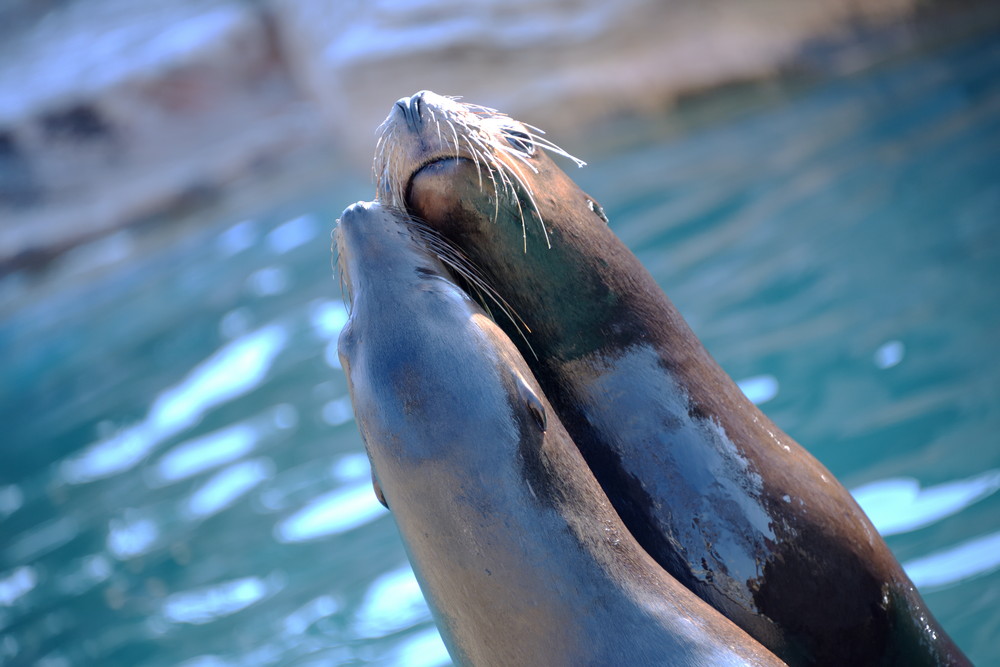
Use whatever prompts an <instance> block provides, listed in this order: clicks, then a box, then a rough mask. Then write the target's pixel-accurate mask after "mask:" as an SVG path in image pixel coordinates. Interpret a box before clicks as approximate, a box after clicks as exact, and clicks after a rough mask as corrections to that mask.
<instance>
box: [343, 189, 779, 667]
mask: <svg viewBox="0 0 1000 667" xmlns="http://www.w3.org/2000/svg"><path fill="white" fill-rule="evenodd" d="M335 239H336V245H337V248H338V251H339V252H338V254H339V265H340V267H341V273H342V275H343V276H344V278H345V280H346V286H347V290H348V292H349V294H350V299H349V300H350V303H351V308H350V318H349V320H348V322H347V325H346V326H345V327H344V329H343V332H342V333H341V336H340V340H339V351H340V359H341V363H342V365H343V368H344V371H345V372H346V374H347V378H348V383H349V388H350V394H351V400H352V402H353V405H354V411H355V415H356V417H357V423H358V426H359V429H360V430H361V434H362V437H363V440H364V443H365V447H366V449H367V451H368V455H369V457H370V459H371V463H372V468H373V472H374V475H375V477H376V479H377V482H378V486H379V487H380V488H381V490H382V493H383V497H384V499H385V501H386V503H387V504H388V507H389V508H390V509H391V510H392V513H393V516H394V517H395V520H396V523H397V525H398V526H399V530H400V534H401V535H402V538H403V542H404V544H405V546H406V550H407V552H408V554H409V557H410V560H411V563H412V564H413V566H414V571H415V573H416V575H417V579H418V581H419V582H420V585H421V588H422V590H423V591H424V594H425V596H426V598H427V600H428V603H429V605H430V607H431V609H432V611H433V613H434V616H435V619H436V620H437V623H438V627H439V629H440V630H441V635H442V637H443V638H444V641H445V644H446V646H447V647H448V649H449V651H450V653H451V654H452V657H453V658H454V659H455V661H456V662H458V663H461V664H472V665H511V666H520V665H567V666H569V665H573V666H577V665H743V664H751V665H779V664H782V663H781V662H780V661H779V660H778V659H777V658H775V657H774V656H773V655H772V654H771V653H769V652H768V651H767V650H766V649H764V648H763V647H762V646H760V644H758V643H757V642H756V641H754V640H753V639H751V638H750V637H749V636H748V635H747V634H746V633H745V632H743V631H742V630H740V629H739V628H737V627H736V626H735V625H734V624H733V623H732V622H730V621H729V620H727V619H726V618H725V617H723V616H722V615H721V614H719V613H718V612H716V611H715V610H714V609H712V608H711V607H710V606H709V605H707V604H705V603H704V602H703V601H702V600H700V599H699V598H698V597H697V596H695V595H694V594H692V593H691V592H690V591H688V590H687V589H686V588H684V587H683V586H681V585H680V584H679V583H678V582H677V581H676V580H674V579H673V578H672V577H670V576H669V575H668V574H667V573H666V572H664V571H663V569H662V568H660V567H659V566H658V565H657V564H656V563H655V562H654V561H653V560H652V559H651V558H650V557H649V556H648V555H647V554H646V553H645V552H644V551H643V550H642V549H641V548H640V547H639V545H638V544H637V543H636V542H635V540H634V539H633V538H632V537H631V536H630V535H629V533H628V531H627V530H626V529H625V527H624V526H623V525H622V523H621V521H620V520H619V518H618V516H617V515H616V514H615V513H614V511H613V510H612V509H611V505H610V502H609V501H608V500H607V498H606V496H605V495H604V493H603V491H601V488H600V486H599V485H598V483H597V481H596V480H595V479H594V477H593V475H592V474H591V473H590V470H589V469H588V468H587V465H586V463H585V462H584V461H583V458H582V456H581V455H580V453H579V451H578V450H577V448H576V446H575V445H574V444H573V443H572V441H571V440H570V439H569V436H568V435H567V434H566V431H565V429H564V428H563V426H562V424H560V422H559V419H558V417H557V416H556V415H555V413H554V412H553V410H552V408H551V407H550V406H549V404H548V402H547V401H546V399H545V396H544V395H543V394H542V393H541V391H540V389H539V387H538V384H537V383H536V382H535V379H534V378H533V377H532V375H531V371H530V370H529V369H528V367H527V364H526V363H525V362H524V360H523V359H522V357H521V355H520V353H519V352H518V351H517V348H516V347H515V346H514V344H513V343H511V341H510V339H509V338H508V337H507V335H506V334H504V333H503V331H501V330H500V328H499V327H497V326H496V325H495V324H494V323H493V322H492V321H491V320H490V319H489V318H488V317H487V316H486V314H485V313H484V312H483V310H482V309H481V308H480V307H479V305H477V304H476V303H475V302H474V301H473V300H472V299H471V298H469V297H468V296H467V294H466V293H465V292H464V291H463V290H462V289H460V288H459V286H458V285H457V284H456V282H455V280H454V279H453V277H452V276H453V273H454V271H456V270H457V271H458V274H460V275H464V276H465V278H466V279H467V280H470V279H471V283H473V284H474V285H475V289H488V288H486V287H485V286H484V285H482V284H481V283H478V284H476V280H475V278H474V275H473V273H471V272H470V271H469V270H468V269H467V268H466V267H465V265H464V263H463V262H462V260H461V258H458V257H457V256H456V255H454V254H453V253H452V252H450V251H449V250H448V248H447V247H446V246H445V245H444V244H443V243H442V242H441V241H440V240H439V239H438V238H437V236H436V235H434V234H433V233H431V232H429V231H428V230H427V229H426V228H424V227H422V226H421V225H420V223H419V222H416V221H414V220H412V219H410V218H409V217H407V216H405V215H402V214H400V213H399V212H397V211H392V210H389V209H385V208H383V207H381V206H380V205H378V204H371V203H364V202H359V203H358V204H355V205H354V206H352V207H350V208H348V209H347V210H346V211H344V213H343V215H342V216H341V218H340V223H339V225H338V226H337V228H336V232H335ZM442 258H444V262H447V264H448V268H446V266H445V263H444V262H443V261H442ZM501 305H502V304H501Z"/></svg>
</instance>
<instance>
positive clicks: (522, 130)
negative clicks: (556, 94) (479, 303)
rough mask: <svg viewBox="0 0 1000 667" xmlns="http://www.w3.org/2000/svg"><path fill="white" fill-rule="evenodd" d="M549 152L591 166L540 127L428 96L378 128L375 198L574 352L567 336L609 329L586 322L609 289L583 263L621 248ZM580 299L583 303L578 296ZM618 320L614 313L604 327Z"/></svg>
mask: <svg viewBox="0 0 1000 667" xmlns="http://www.w3.org/2000/svg"><path fill="white" fill-rule="evenodd" d="M550 153H551V154H555V155H560V156H563V157H566V158H568V159H571V160H573V161H574V163H575V164H577V165H580V166H582V165H583V164H584V163H583V161H582V160H579V159H577V158H574V157H573V156H571V155H570V154H569V153H568V152H566V151H565V150H563V149H562V148H560V147H559V146H557V145H555V144H554V143H552V142H551V141H549V140H548V139H545V138H544V136H543V132H542V130H539V129H538V128H536V127H533V126H531V125H527V124H524V123H520V122H518V121H516V120H514V119H512V118H510V117H509V116H507V115H505V114H503V113H500V112H499V111H496V110H494V109H490V108H488V107H483V106H479V105H475V104H466V103H463V102H460V101H459V100H457V99H456V98H451V97H444V96H441V95H437V94H435V93H432V92H430V91H421V92H419V93H416V94H415V95H413V96H411V97H407V98H402V99H400V100H399V101H397V102H396V103H395V104H394V105H393V108H392V110H391V111H390V113H389V116H388V117H387V118H386V119H385V122H383V123H382V125H381V126H380V128H379V140H378V145H377V149H376V156H375V165H374V169H375V174H376V194H377V199H378V200H380V201H382V202H383V203H385V204H386V205H388V206H391V207H395V208H399V209H405V210H406V211H408V212H409V213H410V214H412V215H415V216H417V217H419V218H421V219H423V220H425V221H427V223H428V225H429V226H430V227H431V228H433V229H434V230H435V231H436V232H437V233H439V234H440V235H441V236H442V237H443V238H445V239H447V241H448V243H449V244H451V245H453V246H454V247H456V248H458V249H460V251H461V252H462V253H463V255H464V256H465V257H467V258H468V259H469V260H470V262H471V263H472V264H474V265H476V266H478V267H480V268H481V269H482V274H483V275H484V277H485V278H486V279H487V281H488V282H489V283H490V284H491V285H493V286H494V287H495V288H497V291H498V292H499V294H501V295H502V297H503V298H504V299H506V300H507V301H508V302H509V303H510V305H512V306H513V310H514V311H517V312H518V313H520V314H521V315H522V316H524V315H525V314H527V315H528V316H527V317H525V321H526V324H527V328H528V329H530V330H533V331H535V333H536V334H542V335H543V336H544V335H545V333H546V332H545V331H543V330H545V329H551V331H549V332H548V333H549V334H550V336H548V337H549V338H551V339H556V338H561V339H562V340H566V341H569V342H570V344H571V346H572V347H575V346H576V343H575V342H574V340H575V339H573V338H572V337H571V336H569V335H565V336H561V335H560V332H562V333H567V334H568V332H570V331H576V332H579V331H582V330H591V331H594V332H597V331H599V327H591V326H587V325H586V324H585V323H586V322H590V323H592V322H593V321H594V316H593V312H592V311H593V300H592V299H591V300H590V304H589V305H588V306H587V307H586V310H588V311H590V312H587V313H585V312H578V311H580V309H581V308H583V306H582V305H580V304H587V303H588V298H587V297H588V295H589V294H591V293H596V291H599V290H600V286H598V285H595V284H593V283H594V281H595V280H596V281H598V282H599V281H601V280H602V278H601V274H600V272H599V271H594V270H593V267H589V266H588V265H587V263H586V262H582V261H581V260H580V258H581V257H582V256H584V255H586V256H590V257H591V258H592V259H593V261H598V262H599V261H600V259H599V258H600V257H601V256H602V254H604V253H603V246H604V245H605V244H606V243H613V242H614V241H613V240H612V237H613V235H612V234H610V231H609V230H608V228H607V224H606V223H607V218H606V217H605V215H604V211H603V209H602V208H601V206H600V205H599V204H597V202H596V201H595V200H594V198H593V197H590V196H589V195H587V193H585V192H583V191H582V190H581V189H580V188H579V187H578V186H577V185H576V183H574V182H573V180H572V179H571V178H570V177H569V176H567V175H566V174H565V173H564V172H563V171H562V170H561V169H560V168H559V167H558V166H557V165H556V164H555V162H554V161H553V160H552V159H551V158H550V156H549V154H550ZM595 232H596V234H595ZM611 252H614V251H613V250H612V251H611ZM573 294H575V295H577V296H578V297H579V298H567V297H568V296H570V295H573ZM553 304H556V307H555V309H554V307H553ZM612 305H613V304H612ZM539 313H544V315H539ZM615 316H616V314H615V313H614V312H612V311H611V310H608V312H607V313H605V314H604V315H601V316H599V317H598V319H603V320H607V321H611V320H613V319H614V317H615ZM498 321H499V320H498ZM505 328H507V327H506V325H505ZM508 332H509V333H510V334H511V335H512V337H515V339H517V338H518V336H517V335H516V334H515V333H514V332H513V331H512V330H510V329H508ZM531 338H532V339H536V338H537V336H531ZM522 351H523V352H524V354H525V355H526V356H532V355H533V352H532V351H530V350H528V349H527V347H524V348H522ZM552 352H555V351H552ZM571 353H572V350H567V354H571ZM557 354H558V353H557Z"/></svg>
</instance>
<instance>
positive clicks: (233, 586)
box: [163, 577, 268, 625]
mask: <svg viewBox="0 0 1000 667" xmlns="http://www.w3.org/2000/svg"><path fill="white" fill-rule="evenodd" d="M267 591H268V587H267V584H266V583H265V582H264V580H263V579H260V578H259V577H246V578H243V579H235V580H233V581H227V582H225V583H221V584H217V585H215V586H209V587H207V588H199V589H196V590H193V591H185V592H182V593H174V594H173V595H171V596H170V597H168V598H167V599H166V600H165V601H164V603H163V616H164V617H165V618H166V619H167V620H168V621H172V622H174V623H192V624H196V625H203V624H205V623H210V622H211V621H214V620H216V619H218V618H221V617H223V616H229V615H230V614H235V613H236V612H238V611H240V610H241V609H246V608H247V607H249V606H250V605H252V604H253V603H255V602H257V601H259V600H261V599H263V598H264V596H265V595H267Z"/></svg>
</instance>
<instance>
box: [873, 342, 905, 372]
mask: <svg viewBox="0 0 1000 667" xmlns="http://www.w3.org/2000/svg"><path fill="white" fill-rule="evenodd" d="M905 354H906V347H905V346H904V345H903V343H902V342H901V341H898V340H890V341H888V342H886V343H883V344H882V345H879V347H878V349H877V350H875V355H874V361H875V366H877V367H878V368H881V369H883V370H884V369H886V368H892V367H893V366H896V365H898V364H899V363H900V362H901V361H903V356H904V355H905Z"/></svg>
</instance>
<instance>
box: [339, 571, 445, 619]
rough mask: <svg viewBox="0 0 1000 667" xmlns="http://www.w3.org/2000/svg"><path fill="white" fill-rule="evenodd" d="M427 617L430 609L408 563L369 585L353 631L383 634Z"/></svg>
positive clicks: (429, 617)
mask: <svg viewBox="0 0 1000 667" xmlns="http://www.w3.org/2000/svg"><path fill="white" fill-rule="evenodd" d="M429 620H431V612H430V610H429V609H428V608H427V603H426V602H425V601H424V596H423V594H422V593H421V592H420V585H419V584H418V583H417V579H416V577H415V576H414V575H413V570H412V569H410V566H409V564H407V565H404V566H402V567H400V568H397V569H395V570H393V571H391V572H387V573H385V574H383V575H382V576H380V577H379V578H378V579H376V580H375V581H374V582H373V583H372V585H371V586H370V587H369V588H368V592H367V593H366V594H365V599H364V601H363V602H362V603H361V607H360V608H359V609H358V612H357V616H356V617H355V630H356V631H357V632H358V634H359V635H361V636H362V637H383V636H385V635H388V634H390V633H393V632H398V631H400V630H405V629H407V628H412V627H414V626H416V625H419V624H420V623H425V622H427V621H429Z"/></svg>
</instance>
